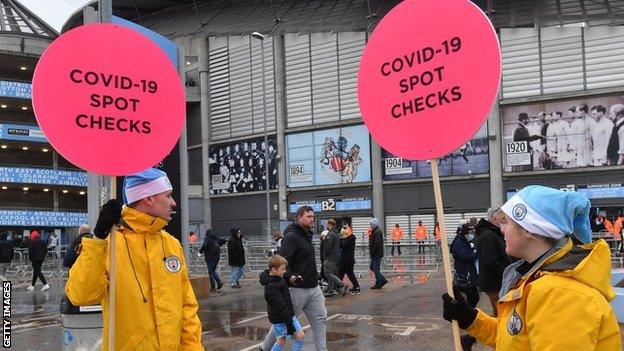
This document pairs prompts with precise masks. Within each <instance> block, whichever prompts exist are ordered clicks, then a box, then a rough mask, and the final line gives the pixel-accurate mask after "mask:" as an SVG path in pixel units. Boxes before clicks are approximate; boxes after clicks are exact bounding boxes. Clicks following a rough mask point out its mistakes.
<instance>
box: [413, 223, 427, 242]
mask: <svg viewBox="0 0 624 351" xmlns="http://www.w3.org/2000/svg"><path fill="white" fill-rule="evenodd" d="M415 235H416V239H418V240H425V239H427V227H425V226H424V225H417V226H416V233H415Z"/></svg>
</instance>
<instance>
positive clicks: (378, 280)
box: [368, 218, 388, 289]
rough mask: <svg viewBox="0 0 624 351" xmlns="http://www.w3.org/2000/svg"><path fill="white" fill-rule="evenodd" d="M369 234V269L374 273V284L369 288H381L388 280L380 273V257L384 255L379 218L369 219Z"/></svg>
mask: <svg viewBox="0 0 624 351" xmlns="http://www.w3.org/2000/svg"><path fill="white" fill-rule="evenodd" d="M370 228H371V235H370V237H369V238H368V252H369V253H370V259H371V263H370V270H371V271H373V273H375V285H373V286H371V289H381V288H382V287H383V286H384V285H386V284H387V283H388V280H386V278H385V277H384V276H383V274H381V259H382V258H383V255H384V248H383V243H384V242H383V233H382V232H381V229H380V228H379V220H378V219H377V218H373V219H371V220H370Z"/></svg>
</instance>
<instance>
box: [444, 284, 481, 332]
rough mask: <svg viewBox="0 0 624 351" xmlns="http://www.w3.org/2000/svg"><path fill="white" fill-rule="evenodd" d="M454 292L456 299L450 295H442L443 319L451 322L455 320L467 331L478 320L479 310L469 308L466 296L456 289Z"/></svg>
mask: <svg viewBox="0 0 624 351" xmlns="http://www.w3.org/2000/svg"><path fill="white" fill-rule="evenodd" d="M453 292H454V293H455V298H452V297H451V296H450V295H449V294H444V295H442V300H444V304H443V308H444V311H443V313H442V317H443V318H444V319H446V320H447V321H449V322H450V321H451V320H452V319H454V320H456V321H457V324H459V327H460V328H462V329H466V328H468V327H469V326H470V325H471V324H472V322H474V320H475V319H476V318H477V309H475V308H472V307H470V306H468V303H466V300H465V299H464V296H462V294H461V293H460V292H459V291H458V290H457V289H455V288H454V289H453Z"/></svg>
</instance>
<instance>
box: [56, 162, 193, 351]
mask: <svg viewBox="0 0 624 351" xmlns="http://www.w3.org/2000/svg"><path fill="white" fill-rule="evenodd" d="M122 194H123V199H124V203H125V205H123V206H122V205H121V203H120V202H119V201H117V200H114V199H113V200H109V201H108V202H107V203H105V204H104V206H102V209H101V210H100V214H99V216H98V219H97V222H96V225H95V228H94V229H93V234H94V236H95V237H94V238H91V239H90V238H83V239H82V251H81V253H80V255H79V256H78V259H77V260H76V263H75V264H74V265H73V267H72V268H71V271H70V273H69V279H68V281H67V285H66V286H65V292H66V293H67V297H68V298H69V300H70V302H71V303H72V304H73V305H75V306H87V305H94V304H98V303H101V304H102V314H103V320H104V328H103V332H102V336H103V342H104V344H103V346H102V350H104V351H106V350H109V349H110V348H111V346H110V345H109V344H108V340H109V336H108V334H109V328H110V326H109V321H110V318H109V305H108V301H109V299H108V297H109V294H115V295H116V296H117V298H116V299H115V317H116V318H115V324H114V328H115V329H114V330H113V332H114V336H115V349H118V350H193V351H195V350H196V351H199V350H203V349H204V348H203V346H202V344H201V323H200V321H199V318H198V317H197V308H198V305H197V299H196V298H195V294H194V293H193V287H192V286H191V282H190V280H189V274H188V271H187V268H186V267H187V266H186V263H185V261H184V251H183V250H182V245H181V244H180V242H179V241H178V239H176V238H175V237H174V236H172V235H171V234H169V233H167V232H166V231H165V230H164V229H163V228H164V227H165V226H166V225H167V223H168V222H169V221H171V216H172V212H173V209H174V208H175V207H176V203H175V201H174V200H173V188H172V186H171V182H170V181H169V179H168V177H167V174H166V173H165V172H163V171H160V170H158V169H155V168H149V169H147V170H144V171H142V172H139V173H135V174H132V175H129V176H126V177H125V178H124V182H123V189H122ZM115 224H118V226H114V225H115ZM109 235H114V236H115V252H116V261H115V262H114V264H115V273H116V288H115V289H116V290H115V291H110V285H109V269H108V268H107V267H108V264H109V263H108V257H109V255H110V246H109V245H110V243H111V240H110V239H109V237H110V236H109Z"/></svg>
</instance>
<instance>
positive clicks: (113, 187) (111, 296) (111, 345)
mask: <svg viewBox="0 0 624 351" xmlns="http://www.w3.org/2000/svg"><path fill="white" fill-rule="evenodd" d="M110 198H111V199H116V198H117V178H116V177H111V178H110ZM115 227H116V225H115V224H113V226H112V227H111V230H110V236H111V239H110V248H109V258H110V261H109V266H108V267H109V268H108V276H109V280H110V284H109V289H108V349H109V350H115V292H116V291H117V289H116V287H117V279H116V269H115V262H116V259H115V256H116V255H115V253H116V250H115V242H116V240H115Z"/></svg>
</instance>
